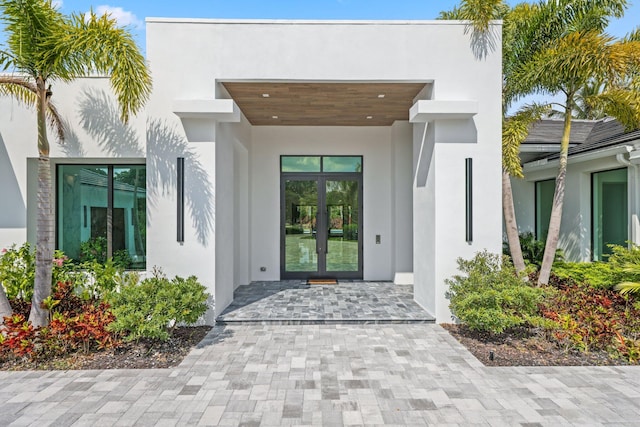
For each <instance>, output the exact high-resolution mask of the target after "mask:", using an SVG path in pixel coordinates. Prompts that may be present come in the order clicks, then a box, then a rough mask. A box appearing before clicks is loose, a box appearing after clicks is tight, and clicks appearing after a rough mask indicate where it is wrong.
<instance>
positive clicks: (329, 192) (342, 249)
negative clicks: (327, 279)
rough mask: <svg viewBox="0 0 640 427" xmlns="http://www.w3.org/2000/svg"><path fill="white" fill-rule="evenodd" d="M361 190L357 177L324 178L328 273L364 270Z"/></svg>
mask: <svg viewBox="0 0 640 427" xmlns="http://www.w3.org/2000/svg"><path fill="white" fill-rule="evenodd" d="M359 189H360V183H359V180H357V179H355V178H352V179H348V178H344V179H330V178H326V179H325V180H324V195H325V210H326V213H327V214H326V218H327V221H326V224H325V226H326V230H327V235H326V236H325V237H326V239H327V243H326V245H325V246H326V251H325V255H326V256H325V259H326V264H325V265H326V272H327V273H337V272H358V271H359V270H360V262H359V261H360V245H359V242H360V239H359V237H360V204H359V202H358V199H359V196H360V194H359Z"/></svg>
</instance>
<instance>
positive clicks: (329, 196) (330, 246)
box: [280, 173, 362, 279]
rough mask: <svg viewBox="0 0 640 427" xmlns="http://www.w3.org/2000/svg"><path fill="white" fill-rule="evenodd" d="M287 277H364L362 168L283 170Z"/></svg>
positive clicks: (282, 248)
mask: <svg viewBox="0 0 640 427" xmlns="http://www.w3.org/2000/svg"><path fill="white" fill-rule="evenodd" d="M280 189H281V197H280V200H281V223H282V227H281V244H280V266H281V267H280V277H281V278H282V279H309V278H336V279H340V278H342V279H362V174H360V173H320V174H309V173H302V174H295V173H283V174H282V175H281V186H280Z"/></svg>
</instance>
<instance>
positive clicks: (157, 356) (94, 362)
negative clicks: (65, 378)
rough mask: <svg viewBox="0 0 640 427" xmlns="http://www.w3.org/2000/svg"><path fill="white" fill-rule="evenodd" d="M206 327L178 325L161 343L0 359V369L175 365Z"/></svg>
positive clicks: (135, 367) (123, 345) (162, 366)
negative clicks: (34, 358) (49, 357)
mask: <svg viewBox="0 0 640 427" xmlns="http://www.w3.org/2000/svg"><path fill="white" fill-rule="evenodd" d="M210 329H211V327H210V326H197V327H179V328H176V329H175V330H174V331H173V335H172V337H171V338H170V339H169V340H168V341H165V342H161V341H155V340H140V341H138V342H129V343H122V344H121V345H120V346H118V347H116V348H111V349H108V350H105V351H99V352H94V353H88V354H82V353H78V354H74V355H71V356H67V357H64V358H57V359H53V360H48V361H38V362H32V361H29V360H26V359H14V358H12V359H10V360H0V370H4V371H23V370H50V369H54V370H68V369H157V368H171V367H174V366H178V365H179V364H180V362H182V359H184V358H185V356H186V355H187V354H189V352H190V351H191V350H192V349H193V348H194V347H195V346H196V345H197V344H198V343H199V342H200V341H202V339H203V338H204V337H205V335H206V334H207V332H209V330H210Z"/></svg>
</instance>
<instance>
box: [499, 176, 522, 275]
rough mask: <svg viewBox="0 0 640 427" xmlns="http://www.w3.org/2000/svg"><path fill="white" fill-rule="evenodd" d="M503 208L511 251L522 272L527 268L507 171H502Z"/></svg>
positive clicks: (518, 270) (517, 270) (515, 265)
mask: <svg viewBox="0 0 640 427" xmlns="http://www.w3.org/2000/svg"><path fill="white" fill-rule="evenodd" d="M502 209H503V211H504V225H505V228H506V230H507V241H508V242H509V252H510V253H511V260H512V261H513V266H514V267H515V269H516V272H518V273H522V272H523V271H524V269H525V265H524V258H523V257H522V248H521V247H520V236H519V235H518V225H517V223H516V211H515V208H514V207H513V192H512V190H511V177H510V176H509V174H508V173H507V172H506V171H504V170H503V171H502Z"/></svg>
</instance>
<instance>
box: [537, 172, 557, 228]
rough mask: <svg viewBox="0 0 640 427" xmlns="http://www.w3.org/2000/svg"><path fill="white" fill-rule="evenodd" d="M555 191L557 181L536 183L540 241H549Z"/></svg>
mask: <svg viewBox="0 0 640 427" xmlns="http://www.w3.org/2000/svg"><path fill="white" fill-rule="evenodd" d="M555 190H556V180H555V179H548V180H546V181H538V182H536V239H538V240H542V241H544V240H546V239H547V234H548V233H549V219H550V218H551V207H552V206H553V193H554V192H555Z"/></svg>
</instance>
